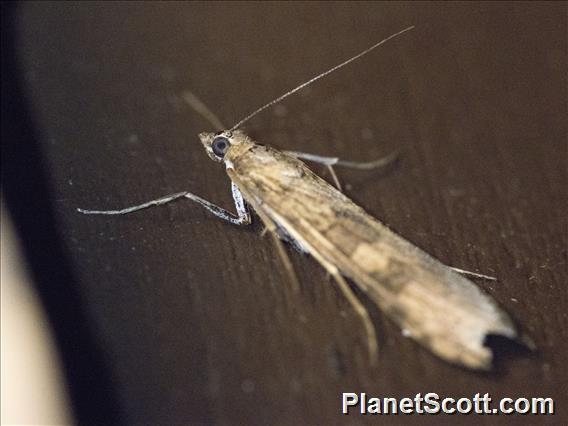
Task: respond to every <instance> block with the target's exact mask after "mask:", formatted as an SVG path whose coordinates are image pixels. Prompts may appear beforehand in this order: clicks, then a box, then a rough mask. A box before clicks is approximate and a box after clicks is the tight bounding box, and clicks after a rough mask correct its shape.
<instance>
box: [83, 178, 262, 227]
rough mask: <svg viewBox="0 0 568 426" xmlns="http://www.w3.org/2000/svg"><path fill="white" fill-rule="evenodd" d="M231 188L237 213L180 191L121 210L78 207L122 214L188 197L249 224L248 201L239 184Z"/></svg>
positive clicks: (222, 215) (234, 221) (238, 222)
mask: <svg viewBox="0 0 568 426" xmlns="http://www.w3.org/2000/svg"><path fill="white" fill-rule="evenodd" d="M231 189H232V193H233V200H234V201H235V208H236V209H237V215H235V214H233V213H231V212H230V211H228V210H225V209H224V208H222V207H219V206H217V205H215V204H213V203H210V202H209V201H207V200H204V199H203V198H201V197H199V196H197V195H195V194H192V193H191V192H178V193H177V194H172V195H167V196H165V197H161V198H158V199H156V200H151V201H148V202H146V203H143V204H139V205H137V206H132V207H126V208H124V209H121V210H85V209H77V211H78V212H80V213H83V214H106V215H121V214H128V213H132V212H135V211H138V210H142V209H146V208H148V207H153V206H161V205H163V204H166V203H169V202H171V201H175V200H179V199H180V198H187V199H189V200H192V201H195V202H196V203H198V204H201V205H202V206H203V207H205V208H206V209H207V210H209V211H210V212H211V213H213V214H214V215H215V216H217V217H219V218H221V219H224V220H226V221H228V222H230V223H232V224H235V225H248V224H250V223H251V216H250V212H249V211H248V208H247V206H246V203H245V201H244V199H243V196H242V194H241V192H240V191H239V189H238V188H237V186H236V185H235V184H234V183H232V184H231Z"/></svg>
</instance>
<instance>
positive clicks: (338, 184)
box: [326, 164, 343, 192]
mask: <svg viewBox="0 0 568 426" xmlns="http://www.w3.org/2000/svg"><path fill="white" fill-rule="evenodd" d="M326 167H327V170H329V174H330V175H331V177H332V179H333V183H335V186H336V187H337V189H339V190H340V191H341V192H343V189H342V188H341V183H340V182H339V179H338V178H337V175H336V174H335V170H333V166H332V165H330V164H327V165H326Z"/></svg>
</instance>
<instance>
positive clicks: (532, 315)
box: [17, 2, 568, 424]
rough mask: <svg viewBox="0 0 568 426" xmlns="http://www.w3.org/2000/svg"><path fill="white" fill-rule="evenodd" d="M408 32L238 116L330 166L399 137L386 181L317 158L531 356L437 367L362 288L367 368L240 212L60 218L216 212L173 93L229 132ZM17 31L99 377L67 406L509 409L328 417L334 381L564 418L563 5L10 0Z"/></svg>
mask: <svg viewBox="0 0 568 426" xmlns="http://www.w3.org/2000/svg"><path fill="white" fill-rule="evenodd" d="M409 25H415V26H416V29H415V30H414V31H412V32H410V33H408V34H406V35H404V36H402V37H401V38H399V39H397V40H394V41H392V42H390V43H389V44H387V45H386V46H384V48H381V49H380V50H379V51H376V52H375V53H373V54H371V55H369V56H367V57H366V58H364V59H362V60H360V61H358V62H356V63H354V64H352V65H351V66H349V67H348V68H345V69H344V70H342V71H340V72H339V73H337V74H335V75H333V76H331V77H329V78H327V79H325V80H323V81H321V82H319V83H317V84H315V85H314V86H312V87H311V88H310V89H308V90H306V91H304V92H302V94H301V95H297V96H295V97H292V98H290V99H288V100H287V101H286V102H285V103H283V104H281V105H280V106H279V107H277V108H273V109H271V110H269V111H266V112H265V113H263V114H261V115H259V116H258V117H256V118H255V119H254V120H253V121H251V122H250V123H248V124H247V125H246V126H245V130H247V131H248V132H249V133H250V134H251V135H252V136H254V137H255V138H256V139H257V140H258V141H260V142H263V143H266V144H270V145H274V146H276V147H278V148H283V149H294V150H303V151H308V152H313V153H320V154H324V155H338V156H341V157H343V158H346V159H353V160H365V159H371V158H376V157H378V156H381V155H384V154H388V153H390V152H392V151H393V150H400V151H401V152H402V161H401V162H400V163H399V165H398V166H397V167H396V168H394V169H393V170H391V171H390V172H389V173H386V174H385V173H364V172H354V171H345V170H340V171H339V174H340V178H341V179H342V181H343V182H344V184H347V185H348V186H347V188H348V189H347V190H346V192H347V193H348V195H349V196H351V197H352V198H353V199H354V200H355V201H356V202H357V203H358V204H360V205H361V206H363V207H364V208H365V209H367V211H369V212H370V213H371V214H373V215H374V216H376V217H377V218H379V219H381V220H382V221H383V222H384V223H386V224H388V225H389V226H391V227H392V228H393V229H395V230H396V231H398V232H399V233H400V234H402V235H403V236H405V237H406V238H407V239H409V240H410V241H412V242H413V243H415V244H416V245H418V246H419V247H422V248H424V249H425V250H426V251H428V252H429V253H431V254H433V255H434V256H436V257H437V258H439V259H440V260H442V261H444V262H446V263H447V264H451V265H454V266H458V267H461V268H465V269H470V270H474V271H479V272H482V273H486V274H490V275H494V276H497V277H498V278H499V281H498V282H479V285H480V286H481V287H483V288H484V289H485V290H487V292H489V293H490V294H491V295H493V296H494V297H495V299H497V300H498V301H499V302H500V304H501V305H502V306H503V308H504V309H506V310H507V311H508V312H509V313H510V314H511V315H512V317H513V318H514V319H515V320H516V322H517V323H518V324H519V326H520V328H521V330H523V331H525V332H526V333H528V334H529V335H530V336H532V337H533V339H534V340H535V342H536V345H537V347H538V349H539V350H538V352H537V353H536V354H528V353H524V352H522V351H520V350H519V349H518V348H510V346H509V345H503V347H502V348H501V349H502V350H501V351H500V352H502V353H501V356H500V357H499V358H498V361H497V367H496V370H495V371H494V372H492V373H487V374H479V373H475V372H471V371H466V370H463V369H460V368H456V367H454V366H451V365H448V364H446V363H444V362H442V361H440V360H439V359H437V358H435V357H434V356H432V355H431V354H430V353H428V352H426V351H425V350H423V349H421V348H420V347H419V346H418V345H416V344H415V343H413V342H412V341H411V340H409V339H407V338H405V337H403V336H402V335H401V333H400V331H399V330H398V329H396V327H394V326H392V325H391V324H390V323H389V322H388V321H387V320H386V319H385V318H384V317H383V316H382V315H381V313H380V312H378V311H377V310H376V309H375V308H374V307H373V306H371V305H370V304H369V303H367V302H368V301H366V300H365V303H366V304H367V306H368V307H369V309H370V311H371V314H372V318H373V321H374V323H375V325H376V327H377V332H378V336H379V345H380V349H379V352H380V355H379V356H380V358H379V360H378V361H379V362H378V367H377V368H370V367H369V365H368V363H367V360H366V358H365V354H366V348H365V340H364V332H363V330H362V327H361V324H360V321H359V319H358V317H357V316H356V315H354V313H353V311H352V310H351V308H350V306H349V305H348V304H347V303H346V301H345V300H344V299H343V298H342V297H341V295H340V294H339V293H338V291H337V290H336V289H335V287H334V285H333V283H332V282H331V281H330V279H329V278H328V277H326V274H325V273H324V272H323V271H322V270H321V269H320V268H319V267H318V266H317V265H316V263H315V262H314V261H313V260H311V259H310V258H307V257H302V256H301V255H299V254H297V253H295V252H293V251H292V250H290V256H291V257H292V259H293V262H294V265H295V267H296V269H297V271H298V274H299V276H300V280H301V283H302V290H301V293H300V294H294V293H293V292H292V290H291V288H290V285H289V283H288V280H287V277H286V275H285V274H284V272H283V268H282V266H281V263H280V261H279V259H278V257H277V256H276V254H275V251H274V247H273V246H272V243H271V241H270V239H268V238H263V237H261V235H260V233H261V227H260V225H259V224H258V221H257V223H256V224H255V225H254V226H252V227H250V228H248V229H244V228H238V227H233V226H231V225H229V224H226V223H223V222H221V221H219V220H217V219H216V218H214V217H212V216H211V215H209V214H208V213H207V212H206V211H204V210H202V209H201V208H199V207H198V206H196V205H193V204H191V203H189V202H180V203H177V204H174V205H170V206H167V207H161V208H155V209H150V210H147V211H143V212H140V213H137V214H133V215H130V216H125V217H93V216H91V217H88V216H82V215H79V214H77V213H76V212H75V208H77V207H83V208H99V209H106V208H108V209H111V208H117V207H123V206H128V205H131V204H135V203H139V202H142V201H146V200H148V199H152V198H156V197H158V196H162V195H165V194H169V193H173V192H177V191H183V190H189V191H193V192H195V193H197V194H199V195H201V196H203V197H205V198H207V199H209V200H212V201H214V202H216V203H218V204H221V205H223V206H226V207H230V206H231V198H230V191H229V181H228V179H227V177H226V176H225V174H224V171H223V170H222V167H220V166H219V165H217V164H214V163H212V162H211V161H210V160H209V159H208V158H207V157H206V155H205V153H204V152H203V150H202V148H201V146H200V144H199V143H198V139H197V133H198V132H200V131H206V130H211V126H210V125H209V124H208V123H207V122H204V120H203V119H202V118H200V117H199V116H197V115H196V114H195V113H194V112H193V111H192V110H190V109H189V108H188V107H187V106H186V105H184V103H183V101H182V100H181V94H182V93H183V91H184V90H186V89H191V90H192V91H193V92H194V93H195V94H197V95H198V96H199V97H200V98H202V99H203V100H204V101H205V102H206V103H207V104H208V105H209V106H210V107H211V108H212V109H213V110H215V111H216V113H217V114H218V115H219V116H220V117H221V118H222V120H224V121H225V122H226V123H228V124H229V125H232V124H233V123H234V122H236V121H238V120H239V119H241V118H242V117H243V116H244V115H246V114H248V113H249V112H250V111H251V110H253V109H255V108H256V107H258V106H260V105H261V104H263V103H265V102H267V101H269V100H271V99H273V98H275V97H276V96H278V95H280V94H281V93H283V92H284V91H286V90H288V89H290V88H292V87H294V86H295V85H296V84H298V83H299V82H302V81H304V80H306V79H308V78H310V77H312V76H313V75H314V74H317V73H318V72H320V71H322V70H324V69H326V68H328V67H330V66H332V65H335V64H336V63H337V62H339V61H340V60H343V59H344V58H346V57H348V56H350V55H352V54H354V53H356V52H358V51H359V50H361V49H363V48H365V47H367V46H368V45H370V44H372V43H374V42H376V41H378V40H379V39H381V38H384V37H386V36H388V35H390V34H391V33H393V32H396V31H399V30H401V29H402V28H404V27H407V26H409ZM17 28H18V37H19V38H18V40H19V41H18V45H17V48H18V52H19V57H20V59H21V62H20V64H21V69H22V72H23V76H24V80H25V85H26V87H25V89H26V93H27V96H28V99H29V102H30V105H31V107H32V110H33V113H34V115H33V117H34V121H35V123H36V125H37V130H38V132H39V136H40V140H41V142H42V145H41V147H42V151H43V153H44V160H45V164H46V169H47V172H48V181H47V182H48V184H49V186H50V188H51V191H52V201H53V206H54V212H55V218H56V221H57V226H58V228H57V229H58V232H59V234H60V236H61V238H62V241H63V244H64V246H65V253H66V254H67V256H69V258H70V259H71V260H72V269H73V272H74V274H75V275H74V277H75V278H74V281H73V282H68V283H66V285H68V286H69V288H70V291H71V287H72V291H73V292H78V293H79V295H80V297H79V299H80V301H81V303H82V305H81V309H83V313H84V315H85V317H86V318H87V321H88V323H89V325H90V329H91V335H90V336H88V338H89V339H92V341H93V342H94V344H95V346H96V347H97V348H99V350H100V351H101V357H102V358H103V359H104V365H105V366H106V367H105V369H106V370H107V371H105V372H102V371H101V372H100V374H106V375H108V376H109V377H110V379H109V381H108V383H110V385H109V386H111V387H112V388H109V389H84V388H83V389H79V388H77V387H75V389H73V391H74V392H75V395H79V396H78V398H83V399H85V398H87V399H88V397H89V395H90V394H98V395H100V394H101V392H102V393H104V394H108V397H109V398H114V401H113V403H115V404H116V406H117V407H118V412H119V417H120V418H121V420H122V421H124V422H126V423H127V424H190V423H215V424H267V423H270V424H304V423H311V424H314V423H318V424H360V423H366V422H373V421H379V420H380V421H381V422H386V423H404V424H406V423H410V422H411V421H414V422H416V423H432V424H439V423H446V422H450V421H452V422H456V423H459V424H462V423H463V424H478V423H482V424H506V423H509V422H512V421H513V419H512V418H511V417H506V416H499V417H495V416H482V417H480V416H472V415H470V416H461V417H451V418H450V417H447V416H435V417H431V418H425V417H412V418H410V417H408V416H407V417H400V416H398V417H389V418H384V417H383V418H380V419H377V418H372V417H360V416H357V415H350V416H349V417H344V416H341V415H340V409H341V407H340V395H341V392H343V391H354V392H367V393H369V394H373V395H376V396H398V397H402V396H409V397H413V396H414V394H416V393H418V392H422V393H425V392H437V393H439V394H440V395H442V396H452V397H462V396H472V395H473V394H475V393H482V394H483V393H486V392H488V393H490V394H491V396H492V397H493V398H494V399H496V398H500V397H504V396H508V397H513V398H514V397H521V396H524V397H530V396H552V397H554V398H556V408H557V414H556V415H555V416H554V417H549V418H542V417H541V418H538V419H535V418H533V417H527V416H518V417H517V418H515V419H514V421H515V422H518V423H525V424H535V423H546V424H566V422H567V420H568V414H567V413H568V409H567V408H566V403H567V402H568V401H567V398H566V394H568V388H567V382H568V369H567V367H566V354H567V353H568V343H567V342H568V331H567V330H568V328H567V325H568V324H567V323H568V321H567V312H568V301H567V289H566V285H567V263H566V256H567V254H566V247H567V228H566V219H565V214H566V207H567V205H566V183H567V182H566V169H567V157H566V117H567V109H566V89H567V87H566V76H565V72H566V4H565V3H541V2H538V3H465V4H447V3H411V4H407V3H389V4H381V3H355V4H351V3H349V4H323V3H316V4H297V3H294V4H273V3H263V4H260V3H248V4H223V3H215V4H209V3H207V4H206V3H199V4H196V3H179V4H178V3H169V4H157V3H99V4H94V3H28V4H24V5H23V7H22V8H21V9H20V14H19V20H18V22H17ZM315 169H316V170H317V171H321V173H322V175H324V176H325V177H326V178H328V177H329V176H327V175H326V174H325V170H320V169H318V168H315ZM32 262H33V259H32ZM51 309H54V307H53V305H52V306H51ZM68 326H69V327H72V326H73V325H72V324H68ZM500 347H501V346H500ZM63 350H65V348H64V349H63ZM75 373H76V374H77V372H75ZM85 374H93V372H92V371H85ZM94 374H98V372H95V373H94Z"/></svg>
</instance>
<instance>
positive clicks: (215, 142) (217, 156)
mask: <svg viewBox="0 0 568 426" xmlns="http://www.w3.org/2000/svg"><path fill="white" fill-rule="evenodd" d="M247 139H248V138H247V136H246V135H245V134H244V133H243V132H241V131H240V130H234V131H230V130H223V131H221V132H217V133H208V132H205V133H200V134H199V140H200V141H201V144H202V145H203V147H204V148H205V152H206V153H207V155H208V156H209V158H211V159H212V160H213V161H216V162H218V163H221V162H222V161H223V160H224V158H225V156H226V155H227V153H228V152H229V151H230V150H231V148H232V147H233V146H235V145H239V144H241V143H242V142H244V141H246V140H247Z"/></svg>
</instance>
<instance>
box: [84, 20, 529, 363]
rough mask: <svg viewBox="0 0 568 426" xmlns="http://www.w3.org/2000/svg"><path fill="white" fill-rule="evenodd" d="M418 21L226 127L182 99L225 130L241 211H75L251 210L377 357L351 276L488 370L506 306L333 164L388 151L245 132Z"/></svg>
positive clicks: (218, 143)
mask: <svg viewBox="0 0 568 426" xmlns="http://www.w3.org/2000/svg"><path fill="white" fill-rule="evenodd" d="M412 28H413V27H409V28H406V29H404V30H402V31H399V32H397V33H396V34H393V35H391V36H390V37H387V38H386V39H384V40H381V41H380V42H378V43H376V44H374V45H373V46H371V47H369V48H368V49H366V50H364V51H362V52H361V53H359V54H357V55H355V56H353V57H351V58H349V59H347V60H346V61H344V62H342V63H340V64H338V65H336V66H335V67H333V68H331V69H329V70H327V71H325V72H323V73H321V74H319V75H317V76H315V77H314V78H312V79H310V80H308V81H306V82H305V83H302V84H301V85H299V86H297V87H296V88H294V89H293V90H291V91H289V92H286V93H285V94H284V95H282V96H280V97H279V98H276V99H275V100H273V101H271V102H269V103H267V104H266V105H264V106H262V107H261V108H259V109H257V110H255V111H254V112H253V113H251V114H249V115H248V116H246V117H245V118H244V119H242V120H241V121H239V122H238V123H237V124H235V125H234V126H233V127H231V128H229V129H228V130H221V129H227V128H226V127H225V126H223V124H222V123H221V120H219V119H218V117H216V116H215V114H214V113H212V112H211V111H210V110H209V109H208V108H207V107H206V106H205V104H203V103H202V102H201V101H200V100H199V99H198V98H197V97H196V96H195V95H193V94H192V93H191V92H187V93H186V95H185V99H186V101H187V102H188V103H189V104H190V105H191V106H192V107H193V108H194V109H195V110H196V111H197V112H199V113H201V114H202V115H203V116H204V117H205V118H207V119H208V120H209V121H210V122H211V123H212V124H213V125H214V126H215V127H216V128H217V129H218V130H220V131H218V132H215V133H211V132H206V133H201V134H199V139H200V141H201V144H202V145H203V147H204V148H205V151H206V153H207V155H208V156H209V157H210V158H211V159H212V160H213V161H215V162H218V163H222V164H224V166H225V169H226V172H227V175H228V176H229V178H230V180H231V189H232V195H233V199H234V202H235V208H236V214H233V213H231V212H229V211H227V210H225V209H223V208H221V207H219V206H217V205H215V204H213V203H211V202H209V201H207V200H205V199H203V198H201V197H199V196H197V195H195V194H193V193H190V192H180V193H176V194H173V195H168V196H166V197H162V198H159V199H156V200H152V201H149V202H146V203H144V204H140V205H137V206H133V207H128V208H124V209H121V210H84V209H78V210H79V211H80V212H81V213H85V214H106V215H116V214H127V213H131V212H135V211H138V210H141V209H144V208H147V207H151V206H158V205H163V204H166V203H169V202H172V201H174V200H179V199H189V200H192V201H195V202H197V203H198V204H200V205H201V206H203V207H204V208H206V209H207V210H209V211H210V212H211V213H213V214H214V215H215V216H217V217H219V218H221V219H224V220H226V221H228V222H230V223H232V224H235V225H248V224H250V223H251V221H252V219H251V213H250V211H251V208H252V209H253V210H254V211H255V212H256V214H257V215H258V216H259V217H260V219H261V221H262V222H263V223H264V225H265V227H266V230H267V231H268V232H269V233H270V234H271V235H272V236H273V239H274V241H275V244H276V247H277V248H278V253H279V255H280V256H281V257H282V260H283V263H284V266H285V267H286V270H287V271H288V273H289V275H290V277H291V279H292V281H293V282H294V283H295V285H296V286H297V285H298V284H297V277H296V275H295V272H294V269H293V267H292V264H291V262H290V260H289V258H288V255H287V253H286V251H285V250H284V248H283V244H282V241H285V242H288V243H291V244H292V245H293V246H294V247H295V248H296V249H297V250H298V251H300V252H303V253H307V254H309V255H311V256H312V257H313V258H314V259H315V260H316V261H317V262H318V263H319V264H320V265H321V266H322V267H323V268H325V270H326V271H327V272H328V273H329V274H330V275H331V276H332V277H333V278H334V280H335V282H336V283H337V285H338V287H339V289H340V290H341V291H342V293H343V294H344V295H345V297H346V298H347V300H348V301H349V302H350V304H351V305H352V306H353V309H354V310H355V312H356V313H357V314H358V315H359V316H360V318H361V321H362V323H363V325H364V327H365V332H366V336H367V340H368V342H367V345H368V348H369V357H370V360H371V362H373V363H374V362H375V361H376V359H377V358H378V357H377V339H376V334H375V329H374V326H373V323H372V321H371V320H370V317H369V314H368V312H367V310H366V309H365V307H364V305H363V304H362V303H361V302H360V300H359V299H358V298H357V297H356V295H355V294H354V292H353V290H352V288H351V286H350V284H349V283H348V280H349V281H350V282H351V285H354V286H356V287H358V288H359V289H360V290H361V291H362V292H363V293H364V294H365V295H366V296H367V297H368V298H369V299H370V300H371V301H373V302H374V303H375V304H376V305H377V306H378V307H379V308H380V310H381V311H382V312H383V313H384V314H385V315H386V316H387V317H388V318H390V319H391V320H392V321H394V322H395V323H396V324H397V325H398V326H399V327H400V328H401V329H402V330H403V333H404V335H406V336H410V337H411V338H413V339H414V340H415V341H417V342H418V343H420V344H421V345H422V346H424V347H425V348H427V349H429V350H430V351H431V352H433V353H434V354H436V355H437V356H439V357H440V358H442V359H444V360H446V361H448V362H450V363H453V364H457V365H461V366H465V367H468V368H471V369H481V370H486V369H490V368H491V364H492V357H493V353H492V351H491V350H490V348H488V347H487V346H485V339H486V337H487V336H488V335H502V336H505V337H507V338H510V339H516V338H517V337H518V331H517V329H516V327H515V325H514V323H513V321H512V320H511V318H510V317H509V316H508V315H507V313H505V312H504V311H503V310H502V309H500V307H499V306H498V305H497V303H496V302H495V301H494V300H493V299H492V298H491V297H490V296H489V295H488V294H486V293H484V292H483V291H482V290H481V289H480V288H479V287H477V286H476V285H475V284H474V283H472V282H471V281H469V280H468V279H466V278H465V276H464V275H468V274H469V275H478V274H474V273H470V272H467V271H463V270H460V269H457V268H452V267H449V266H447V265H445V264H443V263H441V262H439V261H438V260H436V259H434V258H433V257H431V256H430V255H428V254H427V253H425V252H424V251H422V250H421V249H419V248H418V247H416V246H415V245H413V244H411V243H410V242H408V241H406V240H405V239H403V238H402V237H400V236H399V235H397V234H396V233H394V232H393V231H391V230H390V229H389V228H387V227H386V226H385V225H383V224H382V223H381V222H379V221H378V220H377V219H375V218H374V217H372V216H370V215H369V214H368V213H366V212H365V210H363V208H361V207H359V206H358V205H356V204H355V203H354V202H353V201H351V200H350V199H349V198H348V197H347V196H346V195H345V194H344V193H343V192H342V191H341V187H340V185H339V182H338V180H337V176H336V174H335V172H334V171H333V166H345V167H352V168H358V169H372V168H377V167H382V166H384V165H386V164H388V163H390V162H391V161H392V159H393V158H392V156H389V157H385V158H381V159H379V160H376V161H372V162H369V163H355V162H349V161H343V160H340V159H338V158H335V157H322V156H318V155H313V154H308V153H302V152H292V151H279V150H277V149H275V148H271V147H269V146H265V145H261V144H259V143H257V142H256V141H254V140H252V139H251V138H250V137H248V136H247V135H246V133H244V132H243V131H241V130H239V128H240V127H241V126H242V124H244V123H245V122H246V121H248V120H249V119H251V118H252V117H253V116H255V115H256V114H258V113H259V112H261V111H263V110H264V109H266V108H268V107H270V106H272V105H274V104H276V103H278V102H280V101H282V100H283V99H284V98H286V97H288V96H290V95H291V94H293V93H295V92H297V91H298V90H300V89H302V88H304V87H306V86H307V85H309V84H312V83H313V82H314V81H316V80H318V79H320V78H322V77H324V76H326V75H328V74H330V73H331V72H333V71H336V70H337V69H339V68H341V67H343V66H345V65H347V64H349V63H350V62H352V61H354V60H356V59H358V58H360V57H361V56H363V55H366V54H367V53H369V52H370V51H372V50H374V49H375V48H377V47H379V46H381V45H382V44H384V43H385V42H387V41H388V40H390V39H392V38H394V37H397V36H399V35H401V34H403V33H405V32H407V31H409V30H411V29H412ZM302 160H308V161H312V162H316V163H320V164H323V165H325V166H327V167H328V169H329V170H330V172H331V173H332V177H333V179H334V181H335V182H336V186H332V185H331V184H330V183H328V182H327V181H325V180H324V179H322V178H320V177H319V176H318V175H316V174H315V173H314V172H312V171H311V170H310V169H309V168H308V167H307V166H306V164H305V163H304V162H303V161H302ZM478 276H481V275H478Z"/></svg>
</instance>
